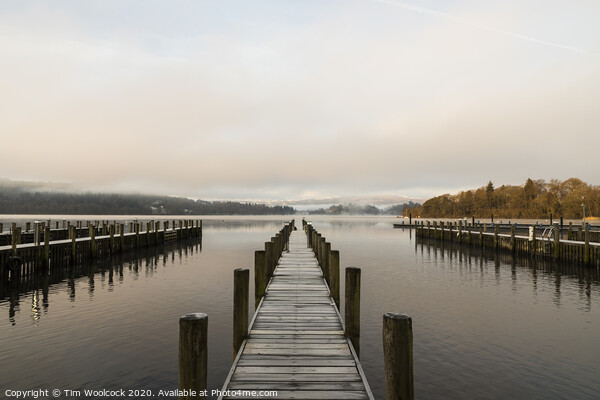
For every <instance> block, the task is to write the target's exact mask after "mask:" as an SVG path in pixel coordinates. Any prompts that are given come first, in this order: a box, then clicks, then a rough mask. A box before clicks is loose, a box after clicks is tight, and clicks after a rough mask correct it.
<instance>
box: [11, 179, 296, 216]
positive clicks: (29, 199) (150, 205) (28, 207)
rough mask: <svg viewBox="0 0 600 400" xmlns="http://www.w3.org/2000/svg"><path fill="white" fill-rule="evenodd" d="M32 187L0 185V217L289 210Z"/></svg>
mask: <svg viewBox="0 0 600 400" xmlns="http://www.w3.org/2000/svg"><path fill="white" fill-rule="evenodd" d="M35 187H37V186H35V185H30V184H26V183H25V184H21V183H20V182H17V183H15V182H13V181H6V180H2V181H0V214H80V215H81V214H98V215H109V214H110V215H151V214H160V215H184V214H194V215H271V214H276V215H286V214H294V213H295V210H294V208H292V207H289V206H267V205H264V204H254V203H239V202H233V201H203V200H192V199H187V198H183V197H170V196H153V195H136V194H104V193H69V192H62V191H60V192H59V191H47V190H43V189H35Z"/></svg>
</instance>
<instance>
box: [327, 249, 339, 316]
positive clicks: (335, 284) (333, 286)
mask: <svg viewBox="0 0 600 400" xmlns="http://www.w3.org/2000/svg"><path fill="white" fill-rule="evenodd" d="M329 291H330V294H331V298H332V299H333V301H335V305H336V306H337V307H338V310H339V308H340V252H339V251H338V250H331V251H330V252H329Z"/></svg>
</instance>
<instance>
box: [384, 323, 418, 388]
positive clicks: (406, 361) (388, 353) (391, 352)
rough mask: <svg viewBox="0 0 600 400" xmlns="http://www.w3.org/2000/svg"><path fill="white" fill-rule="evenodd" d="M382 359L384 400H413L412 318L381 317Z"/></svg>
mask: <svg viewBox="0 0 600 400" xmlns="http://www.w3.org/2000/svg"><path fill="white" fill-rule="evenodd" d="M382 336H383V357H384V365H385V398H386V400H413V399H414V397H415V393H414V392H415V391H414V384H413V381H414V379H413V334H412V318H410V317H408V316H406V315H404V314H395V313H385V314H384V315H383V333H382Z"/></svg>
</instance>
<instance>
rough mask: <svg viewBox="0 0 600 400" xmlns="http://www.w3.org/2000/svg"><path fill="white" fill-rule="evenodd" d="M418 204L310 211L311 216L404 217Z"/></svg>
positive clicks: (333, 207)
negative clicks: (404, 214) (407, 211)
mask: <svg viewBox="0 0 600 400" xmlns="http://www.w3.org/2000/svg"><path fill="white" fill-rule="evenodd" d="M417 205H418V204H417V203H413V202H412V201H410V202H408V203H404V204H395V205H393V206H389V207H386V208H383V209H381V208H378V207H376V206H374V205H371V204H367V205H365V206H361V205H357V204H352V203H350V204H345V205H344V204H336V205H332V206H330V207H328V208H318V209H315V210H309V211H308V214H310V215H347V214H352V215H402V213H403V211H404V210H405V209H406V208H409V207H415V206H417Z"/></svg>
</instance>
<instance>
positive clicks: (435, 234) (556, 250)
mask: <svg viewBox="0 0 600 400" xmlns="http://www.w3.org/2000/svg"><path fill="white" fill-rule="evenodd" d="M506 228H507V229H508V233H501V226H500V225H499V224H496V225H493V224H491V225H489V224H475V225H473V224H469V223H467V224H464V225H463V223H462V221H458V222H457V221H433V222H431V221H425V223H424V224H423V223H422V224H420V225H418V226H417V227H416V235H417V237H421V238H428V239H437V240H442V241H447V242H456V243H460V244H465V245H468V246H479V247H482V248H491V249H496V250H503V251H508V252H512V253H515V254H522V255H528V256H531V257H534V258H547V259H554V260H557V261H565V262H572V263H575V264H582V265H588V266H593V267H598V266H600V243H599V242H595V241H591V240H590V239H591V237H592V235H591V233H592V232H590V230H589V225H588V224H583V225H582V226H580V227H579V229H578V230H577V231H575V230H574V229H573V225H572V224H570V226H569V229H568V231H567V239H564V238H563V232H562V230H561V229H560V226H558V225H555V226H553V227H552V226H548V227H546V228H544V229H543V230H540V228H539V227H538V226H537V225H530V226H528V227H527V230H528V235H526V236H525V235H517V234H516V229H517V226H516V224H513V225H508V226H507V227H506ZM519 228H521V229H522V227H519ZM488 230H491V232H488ZM505 232H506V230H505ZM573 239H578V240H573ZM594 239H595V237H594Z"/></svg>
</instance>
